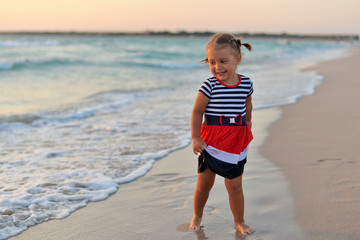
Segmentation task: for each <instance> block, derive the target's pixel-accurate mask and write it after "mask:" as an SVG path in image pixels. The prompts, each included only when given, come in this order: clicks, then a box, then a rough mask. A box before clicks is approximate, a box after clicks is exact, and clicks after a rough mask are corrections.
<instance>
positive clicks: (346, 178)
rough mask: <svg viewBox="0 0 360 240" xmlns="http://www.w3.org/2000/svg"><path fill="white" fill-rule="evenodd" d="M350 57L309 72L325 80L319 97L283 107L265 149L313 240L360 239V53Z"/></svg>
mask: <svg viewBox="0 0 360 240" xmlns="http://www.w3.org/2000/svg"><path fill="white" fill-rule="evenodd" d="M350 53H351V56H346V57H343V58H340V59H336V60H331V61H327V62H322V63H319V64H317V65H316V66H314V67H312V68H310V69H306V70H314V71H316V72H317V73H318V74H320V75H321V76H323V77H324V79H323V80H322V82H321V84H320V85H319V86H317V88H316V91H315V93H314V94H312V95H309V96H306V97H302V98H301V99H299V101H298V102H297V103H296V104H294V105H286V106H281V107H280V109H281V111H282V118H281V119H279V120H278V121H276V122H275V123H273V124H272V125H271V126H270V128H269V132H270V136H269V138H267V139H266V141H265V143H264V145H263V146H262V147H261V153H262V154H263V155H264V156H266V158H267V159H269V160H270V161H272V162H273V163H275V164H276V165H277V166H278V167H280V168H281V169H282V171H283V173H284V175H285V178H286V180H287V181H288V182H289V191H290V192H291V195H292V196H294V204H295V207H294V210H295V211H294V214H295V218H296V221H297V222H298V223H299V224H300V225H301V227H302V230H303V232H304V234H305V237H306V239H307V240H320V239H338V240H339V239H360V210H359V200H358V199H359V198H360V185H359V182H360V177H358V176H359V175H358V169H359V164H360V163H359V161H358V160H359V158H360V152H359V150H358V146H357V145H358V141H357V139H359V135H360V128H359V126H357V123H358V121H359V119H360V114H359V111H357V109H358V106H357V101H356V99H358V97H360V95H359V94H358V92H359V86H358V79H357V76H359V75H358V74H360V71H359V68H358V65H359V63H360V48H359V47H354V48H352V49H351V50H350ZM306 70H305V71H306Z"/></svg>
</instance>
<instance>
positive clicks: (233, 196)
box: [225, 176, 255, 235]
mask: <svg viewBox="0 0 360 240" xmlns="http://www.w3.org/2000/svg"><path fill="white" fill-rule="evenodd" d="M225 186H226V189H227V191H228V193H229V203H230V208H231V211H232V213H233V216H234V223H235V227H236V229H237V230H238V231H239V232H240V233H242V234H243V235H247V234H251V233H253V232H254V231H255V230H254V229H253V228H251V227H250V226H248V225H246V224H245V221H244V206H245V200H244V193H243V189H242V176H240V177H237V178H234V179H226V178H225Z"/></svg>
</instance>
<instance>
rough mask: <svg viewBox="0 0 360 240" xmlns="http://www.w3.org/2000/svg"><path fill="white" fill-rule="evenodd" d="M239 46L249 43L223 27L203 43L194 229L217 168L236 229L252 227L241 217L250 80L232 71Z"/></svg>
mask: <svg viewBox="0 0 360 240" xmlns="http://www.w3.org/2000/svg"><path fill="white" fill-rule="evenodd" d="M241 46H244V47H246V48H247V49H248V50H249V51H251V49H252V47H251V45H250V44H248V43H241V41H240V40H239V39H237V38H235V37H234V36H233V35H231V34H226V33H219V34H216V35H214V36H213V37H212V38H211V39H210V41H209V42H208V44H207V45H206V59H205V60H204V62H205V63H207V64H208V65H209V68H210V71H211V73H212V75H213V77H211V78H209V79H207V80H206V81H205V82H204V83H203V85H202V86H201V88H200V90H199V93H198V95H197V98H196V101H195V105H194V109H193V112H192V116H191V137H192V140H193V151H194V153H195V154H196V155H199V159H198V161H199V163H198V180H197V186H196V189H195V194H194V216H193V218H192V220H191V223H190V225H189V230H192V231H196V230H199V229H200V224H201V218H202V215H203V210H204V207H205V204H206V201H207V199H208V196H209V192H210V190H211V188H212V186H213V184H214V181H215V175H216V174H218V175H220V176H223V177H224V178H225V186H226V189H227V191H228V193H229V202H230V208H231V211H232V213H233V216H234V223H235V227H236V229H237V230H238V231H240V233H242V234H243V235H247V234H251V233H252V232H254V229H252V228H251V227H249V226H248V225H246V224H245V221H244V194H243V190H242V174H243V171H244V165H245V163H246V156H247V152H248V148H249V143H250V141H251V140H252V139H253V135H252V133H251V130H250V128H251V111H252V102H251V94H252V93H253V86H252V85H253V84H252V82H251V81H250V79H249V78H248V77H245V76H243V75H239V74H237V73H236V70H237V66H238V65H239V64H240V62H241ZM204 114H205V117H204V122H202V120H203V115H204Z"/></svg>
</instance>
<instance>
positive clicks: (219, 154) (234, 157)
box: [205, 145, 249, 164]
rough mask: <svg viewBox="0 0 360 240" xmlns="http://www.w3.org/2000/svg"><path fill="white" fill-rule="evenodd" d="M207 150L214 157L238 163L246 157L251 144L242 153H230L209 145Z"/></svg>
mask: <svg viewBox="0 0 360 240" xmlns="http://www.w3.org/2000/svg"><path fill="white" fill-rule="evenodd" d="M205 150H206V151H207V152H208V153H209V154H210V155H211V156H213V157H214V158H217V159H219V160H220V161H223V162H227V163H231V164H237V163H238V162H239V161H242V160H244V159H245V158H246V156H247V153H248V151H249V145H248V146H247V147H246V148H245V150H244V151H243V152H242V153H240V154H233V153H228V152H225V151H222V150H219V149H217V148H214V147H212V146H210V145H208V146H207V147H206V148H205Z"/></svg>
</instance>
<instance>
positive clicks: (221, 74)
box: [217, 71, 226, 76]
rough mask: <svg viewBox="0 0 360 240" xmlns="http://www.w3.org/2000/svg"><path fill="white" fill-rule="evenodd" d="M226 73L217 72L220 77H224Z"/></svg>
mask: <svg viewBox="0 0 360 240" xmlns="http://www.w3.org/2000/svg"><path fill="white" fill-rule="evenodd" d="M225 73H226V71H222V72H217V75H219V76H223V75H224V74H225Z"/></svg>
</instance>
